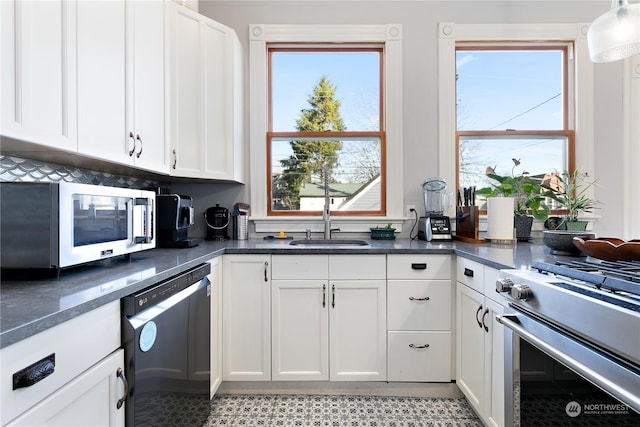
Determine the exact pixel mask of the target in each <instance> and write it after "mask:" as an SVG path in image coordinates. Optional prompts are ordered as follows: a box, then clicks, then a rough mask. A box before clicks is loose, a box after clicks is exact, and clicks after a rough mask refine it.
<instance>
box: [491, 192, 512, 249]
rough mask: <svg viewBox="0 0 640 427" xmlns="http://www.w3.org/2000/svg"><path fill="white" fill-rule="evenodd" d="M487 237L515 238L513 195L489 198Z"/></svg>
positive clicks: (498, 238) (497, 238)
mask: <svg viewBox="0 0 640 427" xmlns="http://www.w3.org/2000/svg"><path fill="white" fill-rule="evenodd" d="M487 239H492V240H511V239H513V197H489V198H488V199H487Z"/></svg>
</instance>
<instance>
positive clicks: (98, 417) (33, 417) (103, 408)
mask: <svg viewBox="0 0 640 427" xmlns="http://www.w3.org/2000/svg"><path fill="white" fill-rule="evenodd" d="M123 367H124V350H122V349H120V350H118V351H116V352H114V353H113V354H111V355H110V356H108V357H106V358H105V359H103V360H101V361H100V362H99V363H97V364H96V365H94V366H93V367H91V368H90V369H89V370H87V371H86V372H84V373H82V374H81V375H79V376H78V377H77V378H75V379H74V380H73V381H71V382H70V383H69V384H67V385H65V386H64V387H62V388H61V389H60V390H58V391H56V392H55V393H54V394H52V395H51V396H49V397H48V398H46V399H45V400H44V401H42V402H40V403H39V404H38V405H36V406H35V407H33V408H31V409H30V410H28V411H27V412H25V413H24V414H22V415H21V416H20V417H18V418H17V419H15V420H14V421H13V422H11V423H9V424H8V425H7V427H14V426H15V427H17V426H45V425H47V426H92V425H96V426H97V425H101V426H110V427H117V426H124V406H121V407H120V408H119V407H118V400H119V396H120V397H122V396H124V395H125V391H124V383H123V381H122V380H121V379H120V378H119V377H118V372H122V368H123Z"/></svg>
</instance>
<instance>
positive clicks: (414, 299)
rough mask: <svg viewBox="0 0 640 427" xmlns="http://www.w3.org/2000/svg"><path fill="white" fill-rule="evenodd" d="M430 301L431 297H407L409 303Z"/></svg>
mask: <svg viewBox="0 0 640 427" xmlns="http://www.w3.org/2000/svg"><path fill="white" fill-rule="evenodd" d="M430 299H431V297H424V298H416V297H409V301H429V300H430Z"/></svg>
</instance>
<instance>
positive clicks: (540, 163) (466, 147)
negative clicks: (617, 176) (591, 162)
mask: <svg viewBox="0 0 640 427" xmlns="http://www.w3.org/2000/svg"><path fill="white" fill-rule="evenodd" d="M567 146H568V142H567V139H566V138H565V137H557V138H549V137H542V138H541V137H527V138H517V139H515V138H502V139H495V138H494V139H489V138H479V137H461V138H460V141H459V159H460V167H459V171H460V175H459V186H460V188H462V187H471V186H476V188H482V187H488V186H490V183H491V180H489V179H488V178H487V177H486V176H485V173H486V169H487V167H491V168H493V169H494V171H495V173H496V174H497V175H511V174H513V175H515V176H517V175H522V174H523V173H527V174H528V175H529V176H530V177H532V178H534V179H540V180H542V179H543V178H544V176H545V175H546V174H550V173H553V172H562V171H563V170H565V169H566V166H565V165H566V164H567ZM514 158H515V159H517V160H519V162H520V165H519V166H517V167H515V168H514V162H513V159H514ZM478 204H480V203H478Z"/></svg>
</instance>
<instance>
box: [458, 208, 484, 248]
mask: <svg viewBox="0 0 640 427" xmlns="http://www.w3.org/2000/svg"><path fill="white" fill-rule="evenodd" d="M479 223H480V209H479V207H478V206H459V207H458V208H457V211H456V235H455V238H456V239H457V240H461V241H463V242H469V243H484V242H485V239H481V238H480V236H479Z"/></svg>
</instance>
